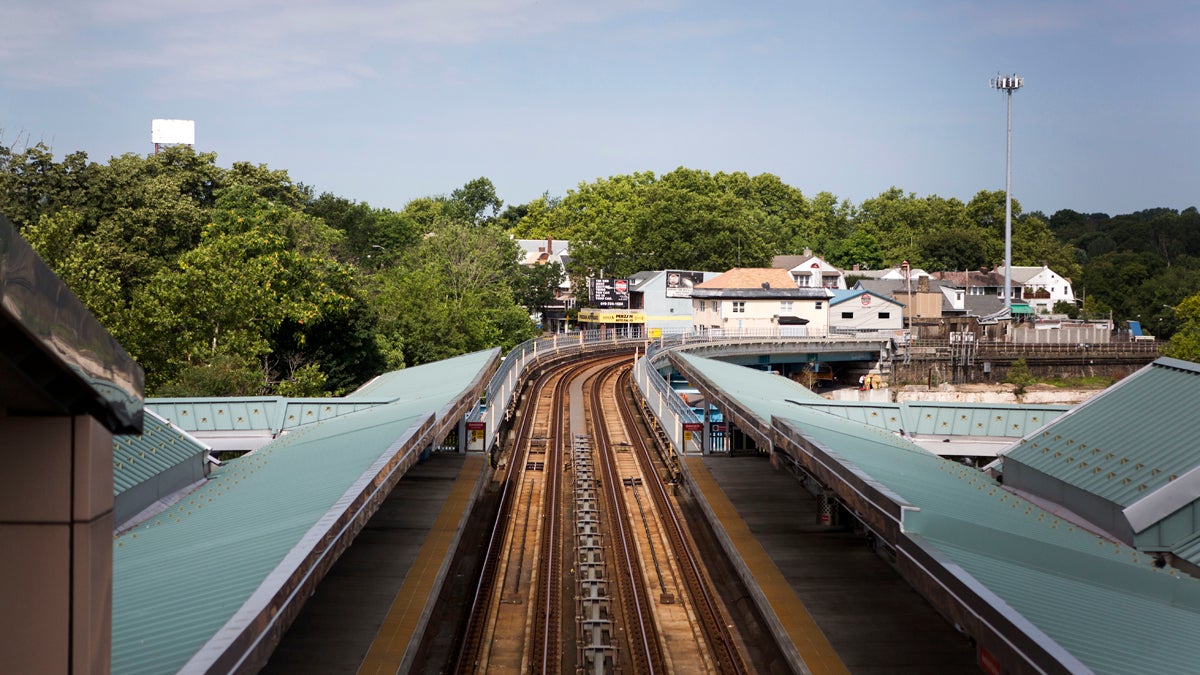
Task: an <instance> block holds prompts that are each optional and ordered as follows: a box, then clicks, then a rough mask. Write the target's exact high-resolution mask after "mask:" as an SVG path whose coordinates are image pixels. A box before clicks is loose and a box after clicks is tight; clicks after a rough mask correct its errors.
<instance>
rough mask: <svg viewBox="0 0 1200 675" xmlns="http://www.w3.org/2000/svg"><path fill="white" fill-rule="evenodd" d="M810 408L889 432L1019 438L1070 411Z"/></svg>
mask: <svg viewBox="0 0 1200 675" xmlns="http://www.w3.org/2000/svg"><path fill="white" fill-rule="evenodd" d="M813 405H816V406H819V407H820V408H821V410H822V411H824V412H827V413H829V414H831V415H837V416H839V417H844V418H846V419H849V420H853V421H855V422H861V423H863V424H870V425H872V426H877V427H882V428H884V429H887V430H888V431H896V432H898V431H900V430H901V429H903V430H904V431H905V433H908V434H922V435H939V436H976V437H988V438H995V437H1005V436H1008V437H1013V438H1020V437H1021V436H1023V435H1025V434H1027V433H1030V432H1031V431H1034V430H1036V429H1038V428H1041V427H1043V426H1045V425H1046V424H1048V423H1049V422H1050V421H1052V420H1054V419H1056V418H1058V416H1060V415H1062V414H1063V413H1065V412H1066V411H1067V410H1069V409H1070V406H1065V405H1012V404H1003V403H996V404H991V403H933V402H919V403H913V402H905V403H874V402H861V401H826V402H824V403H821V402H814V403H813Z"/></svg>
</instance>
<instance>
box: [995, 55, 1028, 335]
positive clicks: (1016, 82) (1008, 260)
mask: <svg viewBox="0 0 1200 675" xmlns="http://www.w3.org/2000/svg"><path fill="white" fill-rule="evenodd" d="M1023 84H1025V80H1024V78H1020V77H1017V75H1016V74H1015V73H1014V74H1012V75H1001V74H999V73H997V74H996V77H995V79H993V80H992V89H999V90H1000V91H1003V92H1004V93H1006V94H1007V95H1008V96H1007V98H1008V134H1007V136H1006V137H1005V160H1004V306H1005V307H1007V308H1008V309H1009V311H1010V312H1011V311H1012V93H1013V92H1014V91H1016V90H1018V89H1020V88H1021V85H1023Z"/></svg>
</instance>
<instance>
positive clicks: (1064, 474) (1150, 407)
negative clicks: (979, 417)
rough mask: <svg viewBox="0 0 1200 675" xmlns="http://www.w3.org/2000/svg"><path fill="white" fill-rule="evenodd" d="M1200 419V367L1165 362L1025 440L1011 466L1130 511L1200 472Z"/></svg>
mask: <svg viewBox="0 0 1200 675" xmlns="http://www.w3.org/2000/svg"><path fill="white" fill-rule="evenodd" d="M1197 411H1200V366H1198V365H1196V364H1194V363H1189V362H1187V361H1179V360H1177V359H1167V358H1160V359H1158V360H1156V361H1155V362H1154V363H1152V364H1150V365H1149V366H1146V367H1145V368H1143V369H1141V370H1139V371H1137V372H1136V373H1134V374H1133V375H1130V376H1129V377H1127V378H1125V379H1124V380H1121V381H1120V382H1118V383H1117V384H1116V385H1114V386H1112V387H1110V388H1109V389H1108V390H1106V391H1104V392H1102V393H1100V394H1099V395H1097V396H1095V397H1093V398H1092V399H1090V400H1089V401H1087V402H1085V403H1083V404H1082V405H1080V406H1079V407H1077V408H1076V409H1074V410H1072V411H1071V412H1070V413H1068V414H1066V415H1063V416H1062V417H1060V418H1059V419H1058V420H1056V421H1055V423H1054V424H1053V425H1051V426H1049V427H1046V428H1045V429H1042V430H1041V431H1038V432H1036V433H1033V434H1029V435H1027V436H1025V437H1024V438H1022V439H1021V440H1020V441H1019V442H1018V443H1017V444H1016V445H1015V446H1013V447H1012V448H1011V449H1009V450H1008V451H1007V452H1006V453H1005V455H1004V462H1005V463H1006V464H1007V463H1008V462H1018V463H1021V464H1024V465H1026V466H1029V467H1031V468H1034V469H1036V470H1038V471H1040V472H1041V473H1043V474H1046V475H1048V476H1051V477H1053V478H1056V479H1058V480H1060V481H1062V482H1064V483H1066V484H1069V485H1072V486H1075V487H1078V488H1081V489H1082V490H1084V491H1086V492H1089V493H1091V494H1094V495H1096V496H1099V497H1101V498H1103V499H1106V500H1108V501H1110V502H1112V503H1114V504H1117V505H1119V506H1122V507H1128V506H1130V505H1132V504H1134V503H1136V502H1138V501H1140V500H1143V499H1145V498H1147V497H1148V496H1150V495H1152V494H1154V493H1155V492H1156V491H1158V490H1161V489H1163V488H1166V487H1167V486H1168V485H1170V484H1171V483H1172V482H1173V481H1175V480H1176V479H1179V478H1180V477H1181V476H1183V475H1184V474H1186V473H1188V472H1189V471H1191V470H1193V469H1195V468H1197V467H1200V414H1197ZM1196 496H1197V494H1196V493H1194V492H1193V494H1192V499H1195V498H1196Z"/></svg>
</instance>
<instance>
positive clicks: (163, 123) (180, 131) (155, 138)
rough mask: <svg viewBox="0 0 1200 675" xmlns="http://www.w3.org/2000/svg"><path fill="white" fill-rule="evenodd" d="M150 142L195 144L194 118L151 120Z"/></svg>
mask: <svg viewBox="0 0 1200 675" xmlns="http://www.w3.org/2000/svg"><path fill="white" fill-rule="evenodd" d="M150 142H151V143H159V144H162V145H168V144H173V143H183V144H186V145H195V144H196V122H195V121H194V120H151V121H150Z"/></svg>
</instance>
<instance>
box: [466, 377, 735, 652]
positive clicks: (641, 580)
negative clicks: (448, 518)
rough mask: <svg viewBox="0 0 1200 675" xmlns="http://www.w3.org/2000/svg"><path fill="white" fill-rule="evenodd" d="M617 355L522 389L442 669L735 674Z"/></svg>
mask: <svg viewBox="0 0 1200 675" xmlns="http://www.w3.org/2000/svg"><path fill="white" fill-rule="evenodd" d="M629 365H630V364H629V356H624V355H623V356H619V357H612V356H608V357H593V358H589V359H583V360H579V361H576V362H572V363H570V364H568V365H563V366H559V367H557V368H552V369H550V370H549V371H548V372H546V373H544V374H542V375H541V376H540V377H538V378H537V379H536V381H534V382H532V383H531V384H530V386H529V387H528V388H527V389H526V390H525V391H524V392H523V395H522V396H523V401H524V404H523V406H522V408H521V409H522V413H521V414H519V415H518V420H517V424H516V425H515V427H514V430H513V434H512V436H511V441H510V442H509V443H508V446H507V457H506V459H505V462H504V465H503V468H502V470H501V471H502V474H501V475H502V478H501V479H500V483H501V486H500V490H501V496H500V500H499V501H500V507H499V510H498V515H497V518H496V521H495V525H494V526H493V527H492V530H491V533H490V536H489V540H488V546H487V548H486V554H485V557H484V561H483V563H482V573H481V574H480V578H479V581H478V583H477V585H476V588H475V593H474V597H473V600H472V602H471V611H470V618H469V620H468V621H467V622H466V626H465V628H464V629H463V631H462V636H463V639H462V640H461V642H460V645H461V646H460V648H459V651H458V654H457V655H456V658H455V659H454V662H453V668H452V670H453V672H456V673H483V672H519V673H567V672H577V673H584V672H587V673H606V672H627V673H667V672H695V673H704V672H708V673H739V672H747V668H746V666H745V665H744V663H745V660H744V658H743V656H742V653H741V651H740V648H739V646H740V641H739V638H738V636H737V635H736V633H735V632H734V631H732V630H731V624H732V622H731V621H730V620H729V618H728V615H727V613H726V612H725V611H724V609H723V606H722V604H721V601H720V599H719V597H718V596H717V595H716V594H715V592H714V591H713V590H712V584H711V583H710V580H708V578H707V576H706V574H705V571H704V564H703V562H702V561H701V560H700V559H699V558H698V556H697V554H696V552H695V546H694V544H693V543H692V541H691V538H690V537H689V535H688V532H687V528H686V527H685V525H684V521H683V519H682V517H681V516H680V514H679V513H677V512H676V511H677V505H676V504H674V500H673V499H672V497H671V495H670V494H669V491H668V488H667V486H666V485H665V484H664V483H663V481H662V478H661V476H662V474H663V473H665V472H668V471H669V469H668V467H666V466H665V465H664V464H663V463H662V461H661V460H660V459H658V458H656V456H655V454H654V452H653V450H652V449H651V444H650V443H648V442H647V441H646V440H645V439H644V438H643V434H642V433H641V429H642V428H643V427H642V426H641V425H640V424H639V421H638V417H637V413H636V412H635V409H634V406H633V405H632V403H631V401H630V400H629V398H630V397H629V395H628V393H627V392H628V387H629ZM572 645H573V646H574V648H570V647H571V646H572Z"/></svg>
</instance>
